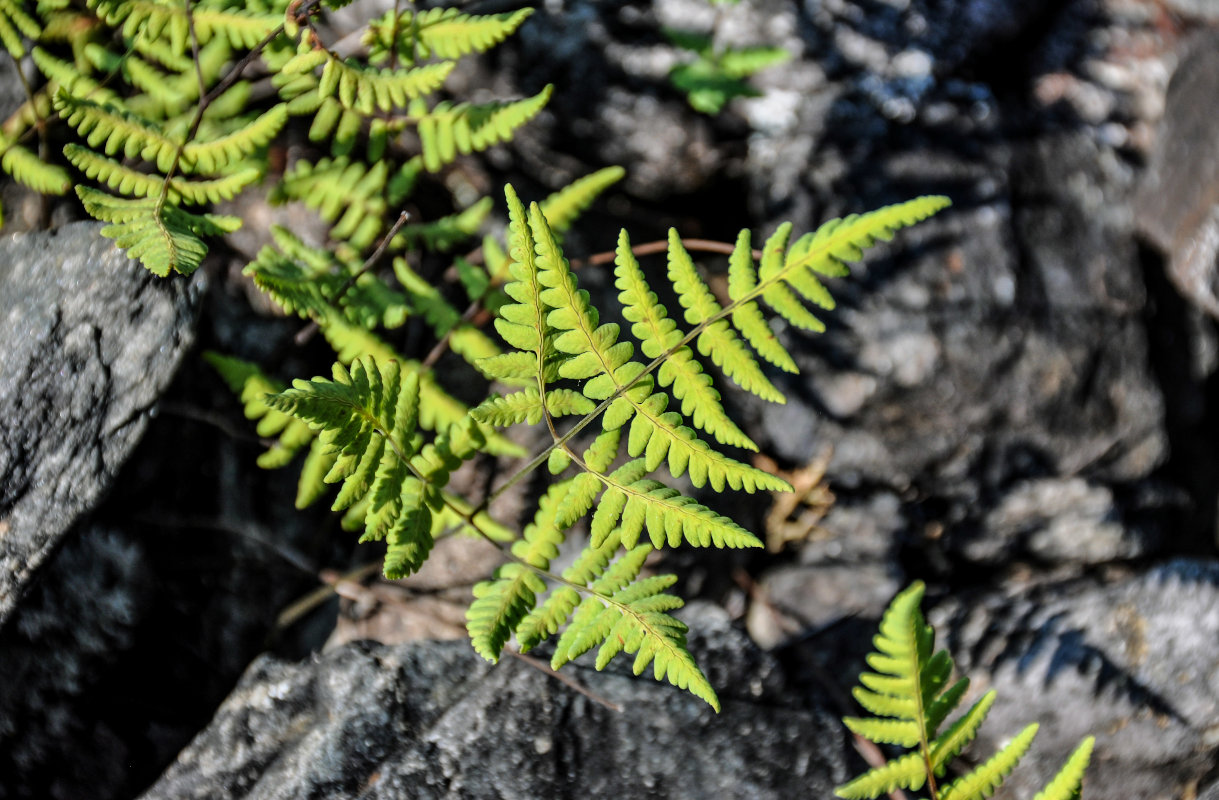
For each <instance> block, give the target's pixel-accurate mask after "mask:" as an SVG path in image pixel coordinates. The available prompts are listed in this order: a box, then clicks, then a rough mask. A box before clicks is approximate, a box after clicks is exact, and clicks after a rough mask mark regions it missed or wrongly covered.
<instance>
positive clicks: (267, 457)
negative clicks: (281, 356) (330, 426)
mask: <svg viewBox="0 0 1219 800" xmlns="http://www.w3.org/2000/svg"><path fill="white" fill-rule="evenodd" d="M203 358H204V360H205V361H207V363H209V364H211V365H212V367H213V368H215V370H216V372H218V373H219V374H220V377H222V378H223V379H224V382H225V383H227V384H228V386H229V388H230V389H231V390H232V391H233V392H234V393H236V394H237V395H238V397H240V398H241V402H242V403H243V404H244V406H245V416H246V419H250V420H256V421H257V422H258V426H257V428H256V429H255V430H256V431H257V433H258V435H259V436H261V437H263V438H269V437H272V436H278V437H279V439H278V440H277V441H276V443H275V444H274V445H272V446H271V447H270V448H269V449H268V450H267V451H266V452H264V453H263V454H262V455H260V456H259V457H258V466H260V467H262V468H263V469H278V468H279V467H283V466H286V465H287V464H288V462H290V461H291V460H292V458H293V456H295V455H296V453H297V452H298V451H299V450H300V449H301V448H303V447H305V446H306V445H308V444H311V443H312V442H313V441H314V433H313V430H312V429H310V427H309V426H308V425H307V424H305V423H304V422H302V421H301V420H298V419H294V418H293V417H292V416H290V415H288V414H284V413H283V412H281V411H277V410H275V409H274V408H272V407H271V406H269V405H268V404H267V401H266V397H267V395H268V394H275V393H278V392H282V391H283V390H284V389H285V388H286V387H285V386H284V385H283V384H280V383H279V382H277V381H273V380H271V379H270V378H268V377H267V376H266V375H264V374H263V372H262V370H261V369H259V368H258V365H257V364H252V363H250V362H249V361H242V360H241V359H239V358H232V357H230V356H223V355H221V354H219V353H215V352H211V351H208V352H206V353H204V354H203Z"/></svg>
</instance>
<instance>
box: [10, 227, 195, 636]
mask: <svg viewBox="0 0 1219 800" xmlns="http://www.w3.org/2000/svg"><path fill="white" fill-rule="evenodd" d="M99 227H100V226H98V225H95V224H84V223H82V224H74V225H69V226H66V227H64V228H61V229H59V230H55V231H50V232H47V233H39V234H23V235H16V236H11V237H8V238H7V239H6V240H5V241H4V242H3V243H2V244H0V296H2V297H4V307H3V309H0V343H2V344H0V419H2V420H4V425H3V427H0V474H3V475H4V482H3V484H2V485H0V623H2V622H3V621H4V620H5V619H7V618H8V617H9V616H10V615H11V613H12V611H13V608H14V607H15V605H16V603H17V600H18V599H19V597H20V595H21V592H22V591H23V590H24V588H25V587H26V586H27V585H28V584H29V582H30V580H31V579H32V577H33V576H34V573H35V571H36V570H37V569H38V567H39V566H40V565H41V564H42V563H43V561H44V560H45V559H46V558H47V556H48V555H49V554H50V553H51V552H52V550H54V548H55V546H56V545H57V543H58V542H59V540H60V538H61V537H62V536H63V535H64V533H65V532H66V531H67V530H68V529H69V528H70V527H71V525H72V523H73V522H75V521H76V520H77V518H78V517H79V516H80V515H81V514H82V513H83V512H85V511H87V510H88V509H90V508H91V507H92V506H93V505H95V504H96V503H97V502H98V500H99V499H100V498H101V497H102V495H103V494H104V493H105V492H106V491H107V489H108V488H109V487H110V484H111V482H112V481H113V480H114V476H115V474H116V473H117V471H118V469H119V467H120V466H121V465H122V463H123V461H124V460H125V459H126V457H127V456H128V454H129V453H130V452H131V450H132V448H133V447H134V446H135V444H136V443H137V442H138V441H139V439H140V435H141V434H142V433H143V432H144V428H145V426H146V425H147V422H148V417H149V412H150V410H151V408H152V406H153V404H154V403H155V402H156V400H157V398H158V397H159V396H160V395H161V393H162V392H163V391H164V389H165V387H166V386H167V385H168V384H169V381H170V378H171V377H172V376H173V374H174V371H175V370H176V369H177V366H178V362H179V361H180V359H181V357H182V354H183V352H184V351H185V350H186V348H187V347H188V346H189V345H190V342H191V340H192V338H193V332H192V323H193V320H194V317H195V313H196V311H197V303H196V300H197V298H198V292H197V289H198V284H194V286H195V288H194V289H192V288H191V285H190V284H188V283H186V282H184V281H159V280H157V279H156V278H155V277H153V276H152V275H150V274H149V273H148V272H146V271H145V270H143V269H141V268H140V266H139V265H138V264H136V263H135V262H132V261H129V260H128V259H127V258H126V256H124V255H123V254H122V253H121V252H119V251H118V250H116V249H115V248H114V245H113V243H112V242H110V241H109V240H108V239H103V238H102V237H101V236H100V235H99V234H98V228H99Z"/></svg>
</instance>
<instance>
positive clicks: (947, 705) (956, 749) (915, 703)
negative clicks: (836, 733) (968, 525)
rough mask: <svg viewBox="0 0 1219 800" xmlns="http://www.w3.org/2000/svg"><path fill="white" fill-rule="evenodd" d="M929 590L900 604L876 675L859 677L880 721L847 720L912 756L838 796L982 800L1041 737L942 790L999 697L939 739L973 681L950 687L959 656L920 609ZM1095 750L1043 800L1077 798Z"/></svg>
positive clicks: (1083, 749) (1012, 747) (886, 623)
mask: <svg viewBox="0 0 1219 800" xmlns="http://www.w3.org/2000/svg"><path fill="white" fill-rule="evenodd" d="M923 588H924V587H923V584H922V583H915V584H914V585H912V586H911V587H909V588H908V589H906V590H905V591H903V592H902V593H900V594H899V595H898V596H897V597H896V598H894V600H893V602H892V603H891V604H890V605H889V608H888V610H886V611H885V614H884V617H883V618H882V619H881V623H880V632H879V633H878V634H877V636H876V637H875V638H874V639H873V643H874V644H875V646H876V651H875V652H873V653H871V654H869V655H868V658H867V662H868V666H869V667H871V669H872V670H873V671H872V672H864V673H863V674H861V675H860V676H859V683H860V685H859V686H857V687H855V690H854V692H853V694H854V696H855V699H856V700H857V701H858V702H859V704H860V705H861V706H862V707H863V708H864V709H866V710H867V711H870V712H871V713H872V714H874V715H875V716H872V717H847V718H846V719H844V720H843V722H844V723H845V724H846V726H847V727H848V728H850V729H851V731H853V732H854V733H856V734H858V735H860V736H863V737H864V738H866V739H869V740H871V741H873V742H877V743H878V744H891V745H897V746H899V747H902V748H904V749H907V750H910V751H911V752H908V753H906V754H905V755H902V756H899V757H897V758H895V759H893V760H891V761H889V762H887V763H886V764H884V765H882V766H879V767H875V768H873V769H871V770H869V771H868V772H865V773H864V774H863V775H860V776H859V777H857V778H855V779H854V780H852V781H850V782H849V783H846V784H844V785H842V786H839V787H838V788H837V789H835V790H834V791H835V794H836V795H837V796H838V797H842V798H848V800H857V799H860V798H869V799H870V798H879V797H881V796H883V795H885V794H887V793H889V792H892V791H894V790H896V789H909V790H912V791H918V790H920V789H922V788H923V787H924V786H926V787H927V789H928V791H929V794H930V797H931V800H982V799H983V798H987V797H990V796H991V794H993V793H994V791H995V790H996V789H997V788H998V787H999V786H1000V785H1001V784H1002V783H1003V781H1004V779H1005V778H1006V777H1007V776H1008V774H1010V773H1011V771H1012V770H1013V769H1014V768H1015V766H1016V764H1017V763H1018V762H1019V761H1020V759H1021V758H1022V757H1023V756H1024V754H1025V753H1026V752H1027V751H1028V748H1029V746H1030V745H1031V744H1032V742H1033V738H1034V737H1035V736H1036V734H1037V726H1036V725H1035V724H1034V725H1029V726H1028V727H1026V728H1025V729H1024V730H1023V731H1021V732H1020V733H1019V734H1018V735H1017V736H1016V737H1015V738H1013V739H1012V740H1011V742H1010V743H1009V744H1008V745H1007V746H1006V747H1004V748H1003V749H1002V750H1000V751H999V752H998V753H997V754H995V755H994V756H993V757H992V758H991V759H990V760H988V761H987V762H986V763H984V764H982V765H980V766H978V767H977V768H975V769H973V770H972V771H969V772H967V773H965V774H963V775H961V776H960V777H958V778H956V779H955V780H953V781H952V782H950V783H948V784H946V785H943V786H938V787H937V779H938V778H941V777H943V775H944V774H945V772H946V771H947V769H948V767H949V765H950V764H951V762H952V760H953V759H954V758H956V757H957V756H958V755H959V754H960V753H961V751H962V750H964V749H965V747H966V746H967V745H968V744H969V743H970V742H971V741H973V739H974V738H975V737H976V736H977V732H978V729H979V728H980V727H981V725H982V722H983V721H984V720H985V718H986V715H987V713H988V712H989V711H990V708H991V706H992V705H993V703H994V701H995V693H994V692H993V691H990V692H987V693H986V694H985V695H983V696H982V697H981V699H979V700H978V701H977V702H976V703H974V705H973V706H972V707H971V708H970V709H969V710H968V711H967V712H965V713H964V714H962V715H961V716H960V717H959V718H958V719H957V720H956V721H955V722H954V723H953V724H952V725H950V726H949V727H948V729H947V730H946V731H944V732H943V733H942V734H941V733H939V727H940V725H941V724H942V723H943V722H944V720H945V719H946V718H947V717H948V715H949V714H950V713H951V712H952V711H953V710H954V709H955V708H956V707H957V705H958V704H959V703H960V702H961V699H962V698H963V697H964V695H965V692H966V690H967V688H968V680H967V679H964V678H963V679H961V680H959V681H956V682H955V683H952V684H951V685H949V680H950V679H951V676H952V671H953V663H952V657H951V656H950V655H949V654H948V653H947V651H943V650H941V651H939V652H933V650H934V645H935V633H934V631H933V630H932V629H931V626H930V625H928V624H927V623H926V621H925V620H924V619H923V614H922V611H921V609H920V607H919V606H920V603H921V602H922V599H923ZM1091 750H1092V739H1091V738H1088V739H1086V740H1085V741H1084V742H1083V743H1082V744H1081V745H1080V746H1079V748H1078V749H1077V750H1076V751H1075V753H1074V754H1072V756H1071V758H1070V759H1068V761H1067V763H1066V765H1065V766H1064V767H1063V769H1062V770H1061V771H1060V772H1059V774H1058V775H1057V776H1056V777H1055V778H1054V779H1053V780H1052V781H1051V782H1050V784H1049V785H1047V787H1046V789H1045V790H1044V791H1043V792H1041V793H1040V794H1038V795H1037V797H1036V798H1035V800H1069V798H1073V797H1077V796H1078V791H1079V786H1080V782H1081V780H1082V778H1083V773H1084V770H1085V769H1086V768H1087V762H1088V757H1089V755H1090V754H1091Z"/></svg>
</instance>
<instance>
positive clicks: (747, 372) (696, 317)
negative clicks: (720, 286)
mask: <svg viewBox="0 0 1219 800" xmlns="http://www.w3.org/2000/svg"><path fill="white" fill-rule="evenodd" d="M669 280H670V281H671V282H672V283H673V288H674V290H675V291H676V292H677V299H678V301H679V302H680V303H681V305H682V308H684V309H685V310H686V314H685V316H686V322H689V323H690V324H692V325H697V324H698V323H700V322H704V321H706V320H710V319H713V318H715V317H717V316H720V315H721V314H722V312H723V309H722V308H721V307H720V304H719V302H718V301H716V299H715V297H714V296H713V295H712V294H711V290H710V289H709V288H708V287H707V284H706V283H704V282H703V279H702V278H701V277H700V276H699V274H698V270H697V269H695V267H694V260H693V259H692V258H690V254H689V253H688V252H686V248H685V247H684V246H683V245H682V243H681V238H680V237H678V235H677V231H675V230H673V229H672V228H670V229H669ZM697 341H698V350H699V352H700V353H702V354H703V355H704V356H710V357H711V360H712V362H713V363H714V364H715V365H716V366H717V367H719V368H720V369H721V370H723V372H724V374H725V375H726V376H728V377H729V378H731V379H732V380H733V381H734V382H735V383H736V384H737V385H738V386H740V387H741V388H742V389H744V390H745V391H747V392H750V393H752V394H756V395H757V396H758V397H761V398H762V399H763V400H769V401H771V402H772V403H783V402H786V398H784V397H783V393H782V392H780V391H779V390H778V389H776V388H775V386H774V384H772V383H771V382H770V380H769V379H767V377H766V376H765V375H764V374H763V373H762V370H761V368H760V367H759V366H758V362H757V361H756V360H754V357H753V355H752V354H751V353H750V352H749V350H748V348H746V347H745V345H744V343H743V342H742V341H741V340H740V339H739V338H738V337H737V335H736V332H735V331H734V330H733V329H732V327H731V326H730V325H729V324H728V321H727V320H724V319H719V320H716V321H715V322H712V323H711V324H710V325H708V326H707V327H706V328H705V329H704V330H703V332H702V333H700V334H699V336H698V340H697Z"/></svg>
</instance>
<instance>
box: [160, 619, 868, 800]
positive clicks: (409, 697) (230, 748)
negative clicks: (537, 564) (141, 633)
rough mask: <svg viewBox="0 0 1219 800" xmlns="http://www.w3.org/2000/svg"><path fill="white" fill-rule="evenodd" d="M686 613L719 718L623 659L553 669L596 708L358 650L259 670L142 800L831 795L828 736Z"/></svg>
mask: <svg viewBox="0 0 1219 800" xmlns="http://www.w3.org/2000/svg"><path fill="white" fill-rule="evenodd" d="M688 611H689V612H690V613H689V614H688V615H687V621H688V622H689V623H690V624H691V626H692V627H693V629H694V631H695V633H696V635H695V636H694V637H692V640H691V646H692V649H693V651H694V652H695V654H696V656H697V657H698V659H699V661H700V662H701V664H702V665H703V667H704V669H705V670H706V671H707V675H708V678H709V679H710V680H711V682H712V684H713V685H715V686H716V687H717V688H718V690H719V693H720V699H721V701H722V704H723V710H722V712H721V713H720V714H718V715H717V714H715V713H714V712H713V711H712V710H711V708H710V707H708V706H707V705H706V704H705V703H703V702H702V701H701V700H698V699H695V698H693V697H692V696H690V695H688V694H686V693H684V692H681V691H679V690H677V689H674V688H673V687H672V686H669V685H667V684H658V683H656V682H654V681H653V680H651V677H650V675H645V676H641V677H634V676H632V675H631V674H630V669H629V661H623V662H622V663H617V662H615V664H614V665H612V666H611V667H610V668H609V669H608V670H607V671H606V672H604V673H597V672H593V671H592V670H591V669H587V668H581V667H579V666H576V667H575V668H574V669H573V668H571V667H568V668H567V669H566V670H565V671H564V674H565V675H566V676H568V677H570V678H572V679H575V680H577V681H579V682H580V683H582V684H584V686H586V687H587V689H588V690H589V691H590V692H592V693H594V694H595V695H596V696H597V698H599V699H598V700H594V699H591V698H590V697H588V696H585V695H582V694H580V693H577V692H576V691H573V690H572V689H571V688H569V687H567V686H565V685H563V684H562V683H559V682H558V681H556V680H554V679H553V678H551V677H549V676H547V675H546V674H545V673H544V672H543V671H541V670H539V669H537V668H534V667H531V666H529V665H527V664H524V663H521V662H519V661H517V660H515V659H512V658H509V657H505V658H504V660H503V661H502V662H501V663H500V664H499V665H497V666H495V667H492V666H490V665H489V664H487V663H486V662H484V661H482V660H481V659H480V658H479V657H478V656H477V655H475V654H474V652H473V651H472V650H471V649H470V647H469V645H468V644H467V643H464V642H441V643H416V644H409V645H397V646H393V647H387V646H378V645H374V644H371V643H368V642H356V643H351V644H347V645H344V646H342V647H340V648H338V649H336V650H334V651H331V652H329V653H326V654H325V655H322V656H320V657H317V658H315V659H313V660H311V661H306V662H303V663H296V664H293V663H287V662H284V661H281V660H279V659H275V658H271V657H261V658H259V659H258V660H256V661H255V662H254V663H253V664H252V665H251V666H250V669H249V670H248V671H247V672H246V674H245V676H244V677H243V678H242V680H241V682H240V683H239V684H238V686H237V688H236V689H235V690H234V691H233V693H232V694H231V695H230V696H229V698H228V700H226V701H225V703H224V705H222V706H221V708H220V710H219V711H218V712H217V714H216V717H215V719H214V720H213V721H212V724H211V725H210V726H209V727H208V728H207V729H206V730H205V731H203V732H202V733H201V734H200V735H199V736H198V737H197V738H196V739H195V741H194V742H193V743H191V745H190V746H189V747H187V748H186V749H185V750H184V751H183V752H182V754H181V755H180V756H179V757H178V760H177V762H176V763H174V764H173V765H172V766H171V767H170V768H169V770H168V771H166V773H165V774H164V775H163V776H162V777H161V779H160V780H159V781H158V782H157V783H156V784H155V785H154V786H153V787H152V788H151V789H149V791H148V792H147V793H146V794H145V795H144V796H143V797H144V800H159V799H160V798H174V800H179V799H180V798H185V797H208V798H212V799H213V800H228V799H229V798H234V799H235V798H248V799H249V800H254V798H265V799H268V800H269V798H297V797H315V798H336V799H337V798H347V797H353V796H356V795H359V796H360V797H367V798H401V797H412V798H418V799H419V800H428V799H429V798H464V799H465V800H478V799H479V798H502V799H503V800H508V799H510V798H519V799H520V800H526V799H527V798H536V797H565V796H572V797H618V798H623V799H624V800H632V799H634V798H638V799H639V800H645V798H654V797H666V798H691V800H693V799H694V798H705V797H722V798H741V800H745V798H750V799H751V800H752V799H755V798H790V797H798V796H799V797H804V796H808V797H827V796H829V795H830V794H831V793H832V788H833V786H834V785H836V784H837V783H840V782H841V781H842V780H843V779H844V777H845V775H846V761H845V752H844V737H843V734H842V729H841V727H840V726H839V724H838V723H837V722H836V721H835V720H834V719H833V717H832V715H830V714H827V713H826V712H825V711H824V710H822V709H821V708H820V707H819V706H817V705H816V704H813V703H806V702H805V701H804V700H802V699H801V697H799V696H793V694H792V692H791V690H790V688H789V687H788V686H787V685H786V681H785V678H784V676H783V673H782V671H781V670H780V668H779V667H778V664H777V662H775V661H774V660H773V659H771V658H770V657H768V656H766V655H765V654H763V653H761V652H760V651H758V650H757V649H756V647H753V646H752V645H751V644H750V643H749V642H748V640H746V639H745V638H744V636H743V635H742V634H740V633H739V632H737V631H735V630H734V629H733V628H732V627H731V625H730V624H729V623H728V621H727V617H726V615H725V614H724V612H723V611H722V610H720V609H717V608H714V607H711V606H708V605H702V606H692V607H691V608H690V609H688ZM604 703H613V704H617V705H618V706H620V708H621V710H610V709H609V708H607V707H606V706H605V705H604Z"/></svg>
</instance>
